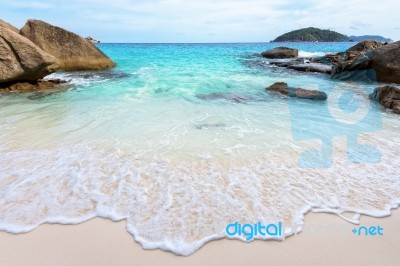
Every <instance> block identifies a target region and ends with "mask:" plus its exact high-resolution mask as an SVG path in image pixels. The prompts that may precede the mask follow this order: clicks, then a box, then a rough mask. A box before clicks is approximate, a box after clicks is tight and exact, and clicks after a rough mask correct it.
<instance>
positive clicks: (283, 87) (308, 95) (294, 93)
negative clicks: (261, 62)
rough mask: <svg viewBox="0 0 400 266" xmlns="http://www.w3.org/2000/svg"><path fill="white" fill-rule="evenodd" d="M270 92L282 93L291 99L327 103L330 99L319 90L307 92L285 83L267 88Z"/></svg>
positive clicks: (278, 83) (277, 83)
mask: <svg viewBox="0 0 400 266" xmlns="http://www.w3.org/2000/svg"><path fill="white" fill-rule="evenodd" d="M266 90H267V91H269V92H274V93H280V94H283V95H287V96H289V97H295V98H299V99H309V100H316V101H325V100H326V99H327V98H328V97H327V95H326V93H325V92H322V91H318V90H305V89H301V88H292V87H289V86H288V85H287V83H285V82H276V83H274V84H272V85H271V86H269V87H267V88H266Z"/></svg>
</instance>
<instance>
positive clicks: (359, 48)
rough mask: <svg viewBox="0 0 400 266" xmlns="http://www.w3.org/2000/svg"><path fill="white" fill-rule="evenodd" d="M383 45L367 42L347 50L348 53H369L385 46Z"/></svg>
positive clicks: (371, 41)
mask: <svg viewBox="0 0 400 266" xmlns="http://www.w3.org/2000/svg"><path fill="white" fill-rule="evenodd" d="M383 45H384V44H383V43H380V42H377V41H373V40H365V41H362V42H359V43H357V44H356V45H354V46H352V47H350V48H349V49H347V50H346V52H363V53H365V52H367V51H372V50H375V49H377V48H379V47H381V46H383Z"/></svg>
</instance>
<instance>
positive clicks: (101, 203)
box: [0, 144, 400, 255]
mask: <svg viewBox="0 0 400 266" xmlns="http://www.w3.org/2000/svg"><path fill="white" fill-rule="evenodd" d="M342 155H343V154H342ZM0 165H1V173H0V174H1V175H0V176H2V178H0V194H1V195H2V197H1V204H0V230H5V231H8V232H12V233H22V232H27V231H30V230H32V229H34V228H35V227H37V226H38V225H40V224H42V223H61V224H75V223H80V222H83V221H86V220H88V219H91V218H93V217H96V216H99V217H104V218H110V219H112V220H115V221H116V220H122V219H126V221H127V230H128V231H129V232H130V233H131V234H132V235H133V236H134V238H135V239H136V241H138V242H140V243H141V244H142V245H143V247H144V248H146V249H155V248H160V249H163V250H168V251H172V252H174V253H176V254H179V255H189V254H191V253H193V252H195V251H196V250H197V249H199V248H200V247H201V246H202V245H204V244H205V243H206V242H208V241H210V240H213V239H218V238H223V237H225V232H224V229H225V226H226V225H227V224H229V223H232V222H233V221H240V222H250V223H254V222H257V221H259V220H263V221H266V220H268V222H277V221H282V222H283V223H284V225H285V227H284V228H285V235H286V236H287V235H290V234H293V233H294V232H298V231H300V230H301V226H302V224H303V218H304V214H305V213H306V212H308V211H310V210H313V211H321V212H329V213H334V214H337V215H340V216H342V217H343V218H346V217H347V213H353V214H368V215H372V216H378V217H382V216H386V215H389V214H390V210H391V209H392V208H396V207H398V204H399V203H400V201H399V199H400V178H399V176H398V172H397V167H398V165H400V159H399V157H398V156H397V157H396V156H393V157H391V158H390V160H387V161H385V162H383V163H381V164H380V165H379V166H376V165H357V164H349V165H347V164H342V163H339V164H338V165H336V166H335V167H334V169H325V170H324V169H300V168H298V167H297V166H296V164H295V162H291V161H290V160H283V161H279V160H278V161H277V160H265V159H262V158H252V160H251V161H248V162H244V163H242V164H240V165H236V164H228V165H221V164H219V163H218V162H210V161H208V160H198V161H196V162H193V161H190V160H186V161H185V160H171V159H170V158H162V157H158V158H152V159H149V160H148V159H141V158H140V156H138V155H137V154H134V153H132V152H128V151H124V150H123V149H121V148H109V149H106V148H100V147H98V146H97V145H94V144H92V145H75V146H70V147H60V148H58V149H54V150H29V151H4V152H3V151H2V156H1V158H0ZM378 168H379V171H377V169H378ZM25 169H30V171H29V172H27V171H26V170H25ZM348 220H350V221H352V222H357V221H358V216H357V215H355V216H354V217H353V218H351V219H350V218H349V219H348ZM237 238H238V239H241V240H244V239H243V238H241V237H237Z"/></svg>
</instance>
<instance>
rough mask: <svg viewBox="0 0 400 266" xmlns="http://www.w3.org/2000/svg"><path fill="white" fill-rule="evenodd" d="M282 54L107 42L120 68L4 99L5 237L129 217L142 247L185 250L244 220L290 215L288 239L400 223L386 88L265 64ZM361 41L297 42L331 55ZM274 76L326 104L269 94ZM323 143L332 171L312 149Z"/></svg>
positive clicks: (251, 47) (0, 163) (0, 201)
mask: <svg viewBox="0 0 400 266" xmlns="http://www.w3.org/2000/svg"><path fill="white" fill-rule="evenodd" d="M277 45H279V44H269V43H268V44H102V45H100V46H99V47H100V48H101V49H102V50H103V51H104V52H105V53H107V54H108V55H109V56H110V57H111V58H112V59H113V60H115V61H116V62H117V64H118V66H117V68H115V69H113V70H107V71H99V72H74V73H62V72H60V73H55V74H53V75H52V76H53V77H55V78H62V79H66V80H69V83H70V85H71V87H70V88H69V89H68V90H67V91H62V92H54V93H48V94H46V93H44V94H34V93H33V94H32V93H24V94H9V95H0V154H1V157H0V229H1V230H6V231H9V232H13V233H20V232H26V231H29V230H32V229H33V228H35V227H37V226H38V225H39V224H41V223H44V222H50V223H79V222H83V221H86V220H88V219H90V218H92V217H95V216H101V217H108V218H111V219H113V220H121V219H126V220H127V225H128V231H129V232H130V233H132V234H133V236H134V237H135V239H136V240H137V241H139V242H140V243H141V244H142V245H143V246H144V247H145V248H162V249H164V250H169V251H172V252H174V253H177V254H182V255H188V254H191V253H192V252H194V251H195V250H197V249H198V248H199V247H201V246H202V245H203V244H204V243H205V242H207V241H209V240H211V239H216V238H221V237H225V226H226V225H228V224H229V223H232V222H233V221H240V222H242V223H246V222H249V223H256V222H258V221H268V222H278V221H282V222H283V223H284V225H285V229H286V230H285V232H286V235H290V234H292V233H293V232H294V231H298V230H300V229H301V224H302V221H303V216H304V213H305V212H307V211H310V210H313V211H324V212H332V213H336V214H338V215H340V216H342V217H343V218H345V219H347V220H349V221H352V222H357V219H358V214H368V215H373V216H385V215H388V214H390V209H391V208H395V207H397V206H398V204H399V203H400V176H399V174H398V172H399V165H400V159H399V158H398V153H399V151H400V141H399V138H400V137H399V132H400V120H399V117H398V116H396V115H394V114H392V113H391V112H389V111H386V110H383V109H381V108H380V107H379V106H378V105H377V104H376V103H372V102H369V100H368V97H367V94H368V93H370V92H372V90H373V89H374V88H375V87H376V86H377V84H373V83H365V84H364V83H357V84H355V83H345V82H339V81H332V80H330V78H329V76H325V75H322V74H313V73H300V72H295V71H292V70H286V69H282V68H278V67H273V66H271V65H269V64H268V61H267V60H265V59H262V58H260V57H259V56H258V55H257V54H258V53H259V52H261V51H264V50H266V49H269V48H272V47H274V46H277ZM285 45H288V44H285ZM351 45H352V44H350V43H315V44H314V43H313V44H305V43H292V44H289V45H288V46H291V47H295V48H298V49H300V50H301V52H300V56H313V55H315V56H318V55H322V54H325V53H333V52H338V51H343V50H345V49H346V48H348V47H350V46H351ZM277 81H285V82H287V83H288V84H289V85H291V86H296V87H303V88H312V89H319V90H321V91H324V92H326V93H327V94H328V99H329V101H328V102H313V101H308V100H306V101H304V100H303V101H300V100H295V99H287V98H285V97H283V96H279V95H274V94H270V93H267V92H265V87H267V86H269V85H271V84H272V83H274V82H277ZM340 89H342V90H343V91H345V92H346V93H349V92H350V93H351V95H347V94H346V93H343V91H341V90H340ZM341 93H342V94H341ZM343 95H344V96H343ZM342 96H343V97H342ZM357 110H358V111H360V112H356V111H357ZM347 136H350V138H349V141H347V139H346V138H347ZM354 136H358V142H359V143H360V144H368V145H369V146H370V148H368V147H365V146H357V145H351V143H353V142H354V141H352V140H353V137H354ZM330 143H332V144H331V145H330ZM349 143H350V144H349ZM321 147H325V148H324V149H323V150H322V152H320V153H319V155H321V154H322V155H324V157H323V160H322V161H321V162H320V161H318V158H319V157H318V156H317V157H304V158H305V159H304V158H303V157H302V155H301V154H302V153H303V152H305V151H307V150H315V149H321ZM326 147H327V148H326ZM314 155H315V154H314ZM330 157H331V159H332V160H331V163H330V160H329V158H330ZM348 159H351V160H352V161H350V162H349V161H348ZM318 162H320V163H321V164H320V165H316V164H317V163H318ZM304 167H308V168H304ZM310 167H311V168H310Z"/></svg>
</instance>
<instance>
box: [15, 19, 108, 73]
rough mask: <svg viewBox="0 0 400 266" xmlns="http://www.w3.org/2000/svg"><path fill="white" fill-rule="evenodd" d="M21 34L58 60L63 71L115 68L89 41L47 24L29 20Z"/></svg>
mask: <svg viewBox="0 0 400 266" xmlns="http://www.w3.org/2000/svg"><path fill="white" fill-rule="evenodd" d="M20 33H21V35H22V36H25V37H26V38H28V39H29V40H31V41H32V42H33V43H35V44H36V45H37V46H39V47H40V48H41V49H43V50H44V51H46V52H48V53H49V54H51V55H53V56H54V57H55V58H57V63H58V65H59V67H60V69H62V70H65V71H74V70H98V69H105V68H109V67H113V66H115V64H114V62H113V61H111V59H109V58H108V57H107V56H106V55H105V54H104V53H102V52H101V51H100V50H99V49H98V48H97V47H95V46H94V45H93V44H92V43H90V42H89V41H87V40H85V39H84V38H82V37H80V36H78V35H76V34H75V33H72V32H70V31H67V30H64V29H62V28H59V27H56V26H53V25H50V24H48V23H46V22H43V21H40V20H28V21H27V22H26V24H25V26H24V27H23V28H22V29H21V31H20Z"/></svg>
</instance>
